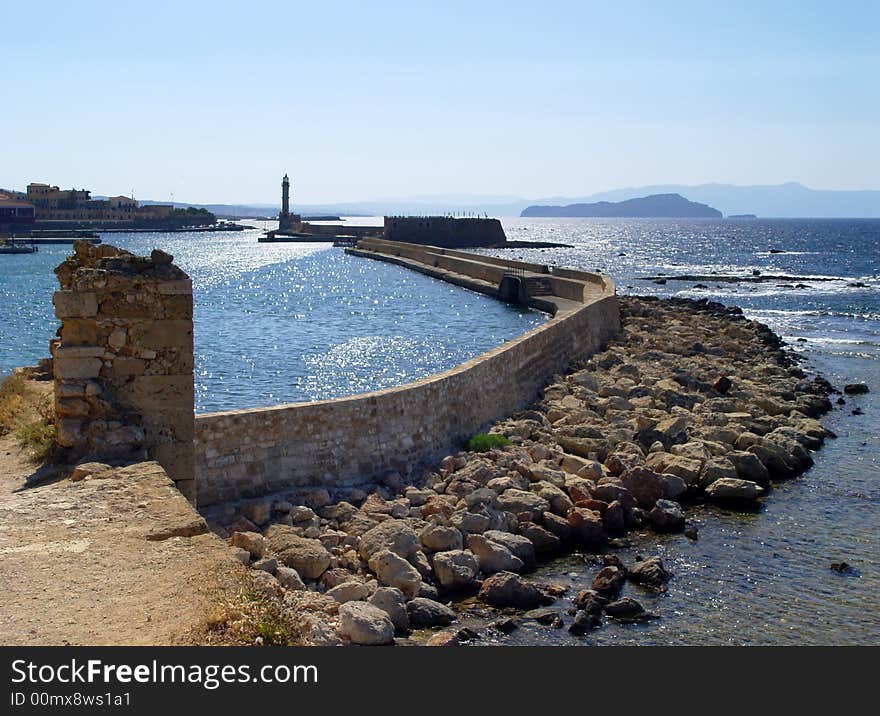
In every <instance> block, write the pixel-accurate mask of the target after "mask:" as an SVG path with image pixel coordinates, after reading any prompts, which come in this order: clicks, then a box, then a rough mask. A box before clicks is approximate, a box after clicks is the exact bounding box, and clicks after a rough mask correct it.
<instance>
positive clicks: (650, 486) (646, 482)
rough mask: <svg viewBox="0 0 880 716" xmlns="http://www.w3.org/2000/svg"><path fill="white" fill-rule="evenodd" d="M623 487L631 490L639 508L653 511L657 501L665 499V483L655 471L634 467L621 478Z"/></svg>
mask: <svg viewBox="0 0 880 716" xmlns="http://www.w3.org/2000/svg"><path fill="white" fill-rule="evenodd" d="M620 481H621V483H622V484H623V486H624V487H625V488H626V489H627V490H629V492H630V493H631V494H632V496H633V497H634V498H635V500H636V504H638V506H639V507H643V508H645V509H651V508H652V507H653V506H654V503H655V502H657V500H660V499H662V498H663V491H664V483H663V480H661V479H660V475H658V474H657V473H656V472H654V471H653V470H649V469H648V468H646V467H634V468H632V469H630V470H627V471H626V472H625V473H623V475H621V477H620Z"/></svg>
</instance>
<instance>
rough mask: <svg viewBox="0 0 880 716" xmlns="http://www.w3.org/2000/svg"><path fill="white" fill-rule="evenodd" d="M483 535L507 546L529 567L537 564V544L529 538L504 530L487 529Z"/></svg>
mask: <svg viewBox="0 0 880 716" xmlns="http://www.w3.org/2000/svg"><path fill="white" fill-rule="evenodd" d="M548 514H549V513H548ZM483 537H485V538H486V539H489V540H492V541H493V542H495V543H496V544H500V545H502V546H503V547H507V549H509V550H510V551H511V553H512V554H513V555H515V556H516V557H519V558H520V559H521V560H522V563H523V565H524V567H526V568H527V569H528V568H531V567H533V566H534V565H535V545H533V544H532V542H531V540H529V539H528V538H526V537H523V536H522V535H515V534H512V533H510V532H504V531H502V530H486V532H484V533H483Z"/></svg>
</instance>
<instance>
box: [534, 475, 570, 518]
mask: <svg viewBox="0 0 880 716" xmlns="http://www.w3.org/2000/svg"><path fill="white" fill-rule="evenodd" d="M531 490H532V492H534V493H535V494H536V495H538V496H539V497H542V498H543V499H545V500H547V502H548V503H549V504H550V510H551V511H552V512H555V513H556V514H557V515H565V514H566V513H567V512H568V511H569V510H570V509H571V508H572V502H571V499H570V498H569V497H568V495H566V494H565V491H564V490H562V489H561V488H559V487H557V486H556V485H552V484H550V483H549V482H545V481H542V482H536V483H534V484H533V485H532V488H531Z"/></svg>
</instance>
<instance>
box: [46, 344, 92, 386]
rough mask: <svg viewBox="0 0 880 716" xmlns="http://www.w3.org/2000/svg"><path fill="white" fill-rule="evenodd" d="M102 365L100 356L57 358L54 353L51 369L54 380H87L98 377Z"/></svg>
mask: <svg viewBox="0 0 880 716" xmlns="http://www.w3.org/2000/svg"><path fill="white" fill-rule="evenodd" d="M59 352H60V351H59ZM102 366H103V362H102V361H101V359H100V358H58V357H57V355H56V358H55V360H54V365H53V370H54V372H55V378H56V380H89V379H91V378H97V377H98V375H99V374H100V373H101V367H102Z"/></svg>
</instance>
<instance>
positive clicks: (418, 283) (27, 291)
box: [0, 224, 546, 412]
mask: <svg viewBox="0 0 880 716" xmlns="http://www.w3.org/2000/svg"><path fill="white" fill-rule="evenodd" d="M261 225H262V224H261ZM259 233H260V232H259V231H249V232H245V233H229V234H219V233H217V234H113V235H105V236H104V240H105V241H107V242H108V243H112V244H114V245H116V246H120V247H122V248H125V249H128V250H130V251H133V252H135V253H141V254H148V253H149V252H150V250H151V249H152V248H157V247H158V248H161V249H163V250H165V251H168V252H169V253H171V254H173V255H174V257H175V261H176V263H177V264H178V265H179V266H181V268H183V269H184V270H185V271H187V272H188V273H189V274H190V276H191V277H192V279H193V291H194V294H195V320H194V324H195V348H196V371H195V372H196V375H195V382H196V409H197V412H212V411H217V410H228V409H234V408H242V407H255V406H263V405H273V404H278V403H286V402H295V401H301V400H317V399H324V398H335V397H339V396H343V395H351V394H354V393H362V392H366V391H370V390H379V389H382V388H388V387H392V386H395V385H400V384H402V383H406V382H408V381H411V380H415V379H416V378H421V377H424V376H427V375H431V374H432V373H436V372H438V371H441V370H445V369H447V368H451V367H453V366H455V365H458V364H459V363H461V362H463V361H465V360H467V359H468V358H471V357H473V356H475V355H478V354H480V353H482V352H484V351H486V350H489V349H490V348H493V347H495V346H498V345H500V344H501V343H503V342H504V341H506V340H509V339H511V338H513V337H515V336H517V335H520V334H521V333H523V332H525V331H527V330H530V329H531V328H534V327H536V326H538V325H540V324H541V323H543V322H544V321H545V320H546V316H545V315H544V314H541V313H538V312H534V311H523V310H520V309H517V308H514V307H511V306H507V305H505V304H502V303H499V302H497V301H494V300H492V299H490V298H487V297H485V296H482V295H481V294H476V293H472V292H470V291H464V290H462V289H460V288H456V287H454V286H451V285H449V284H445V283H442V282H439V281H434V280H432V279H430V278H428V277H426V276H422V275H421V274H416V273H413V272H410V271H407V270H406V269H403V268H401V267H398V266H393V265H391V264H386V263H382V262H378V261H367V260H364V259H357V258H352V257H349V256H347V255H346V254H345V253H344V252H343V250H342V249H339V248H332V247H330V246H329V245H328V244H306V245H302V244H301V245H296V244H259V243H257V240H256V237H257V235H258V234H259ZM69 251H70V247H69V246H47V247H43V248H41V250H40V252H39V253H38V254H35V255H7V256H0V301H2V305H3V306H4V317H3V320H2V323H0V374H4V373H6V372H8V371H10V370H12V368H14V367H16V366H20V365H32V364H34V363H35V362H36V361H37V360H38V359H39V358H40V357H43V356H45V355H47V354H48V351H47V348H46V346H47V344H48V341H49V339H50V338H51V337H52V336H53V335H54V333H55V330H56V328H57V321H56V320H55V319H54V317H53V314H52V304H51V299H52V292H53V291H54V290H55V289H56V288H57V281H56V279H55V276H54V274H53V273H52V269H53V268H54V267H55V266H57V265H58V264H59V263H60V262H61V261H62V260H63V258H64V256H65V255H66V254H67V253H69Z"/></svg>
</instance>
